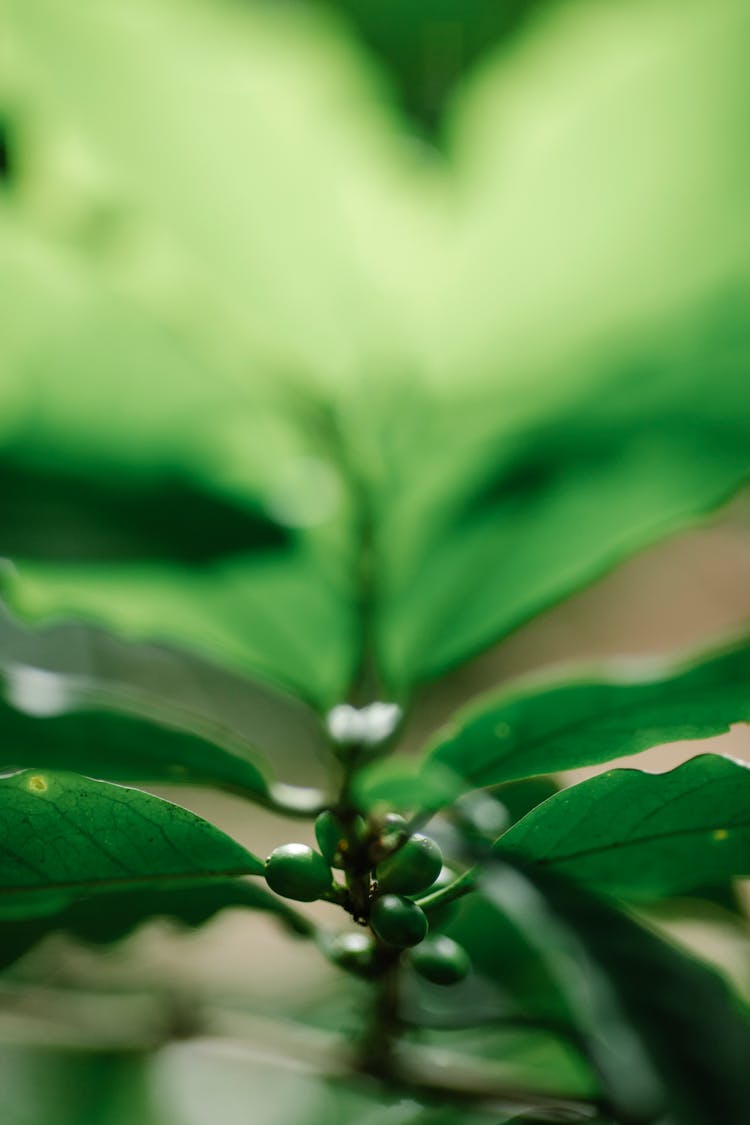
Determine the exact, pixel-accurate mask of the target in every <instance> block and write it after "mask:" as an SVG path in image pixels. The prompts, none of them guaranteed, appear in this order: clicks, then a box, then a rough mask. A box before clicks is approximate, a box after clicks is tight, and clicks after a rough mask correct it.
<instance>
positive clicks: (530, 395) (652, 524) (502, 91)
mask: <svg viewBox="0 0 750 1125" xmlns="http://www.w3.org/2000/svg"><path fill="white" fill-rule="evenodd" d="M749 34H750V12H748V9H747V5H745V4H743V3H741V2H736V0H720V2H719V3H718V4H716V5H711V6H710V7H708V6H707V5H705V4H703V3H701V2H700V0H688V2H687V3H683V4H680V3H675V2H674V0H664V2H661V0H658V2H657V3H654V4H649V5H642V4H637V3H632V2H630V0H625V2H622V3H620V2H615V3H611V4H606V5H597V4H590V3H589V4H566V5H561V6H560V7H559V8H557V9H556V10H555V12H554V13H553V14H552V15H551V16H550V18H547V19H543V20H542V19H540V20H539V21H537V22H536V24H535V26H534V28H533V29H532V30H531V31H530V32H529V34H528V35H526V36H524V37H523V38H522V39H521V40H519V41H518V42H517V45H515V46H514V48H513V49H512V50H509V51H508V52H507V53H504V54H502V55H500V56H499V57H498V58H497V59H496V60H495V61H494V62H493V63H487V64H486V65H485V67H484V68H483V70H482V72H481V75H480V76H479V78H478V79H476V80H475V81H474V82H473V83H472V84H470V86H469V87H468V88H467V89H466V90H465V92H464V94H463V96H462V98H461V99H460V101H459V103H458V105H457V106H456V109H455V113H454V144H453V147H452V173H453V176H454V181H455V185H456V189H457V199H456V204H455V212H454V213H453V216H452V225H451V236H452V237H451V239H450V247H451V251H450V253H448V254H447V255H446V258H445V267H444V269H443V270H442V271H439V272H438V273H437V276H434V275H435V267H434V264H431V266H430V268H431V270H432V274H433V276H431V278H430V281H429V283H426V284H425V286H424V296H423V302H424V305H425V308H424V309H423V310H422V316H423V319H422V321H421V327H422V328H423V329H424V331H423V334H422V336H421V337H420V345H421V356H422V363H423V365H424V366H426V367H427V368H428V369H429V370H430V378H431V380H432V384H431V385H432V387H433V388H434V387H436V386H439V387H441V393H440V396H439V397H437V396H435V397H433V396H432V395H431V394H424V395H423V396H421V401H420V396H419V394H418V393H416V392H412V394H411V396H410V395H408V394H406V395H405V396H404V399H403V401H402V403H401V404H400V405H401V410H402V411H404V412H408V411H410V410H413V414H414V416H415V417H418V418H419V419H420V424H419V426H417V425H416V424H415V425H412V426H411V427H409V426H408V425H407V423H406V422H399V421H398V420H395V421H394V423H393V430H394V432H395V435H396V436H395V437H393V438H392V443H393V445H394V447H395V448H396V449H399V448H400V447H401V446H403V447H404V448H406V447H407V446H408V445H409V438H410V439H411V445H410V452H411V454H412V457H413V461H411V462H410V461H409V460H408V459H407V456H406V454H404V456H403V458H402V460H401V461H400V462H399V461H398V460H397V459H396V458H395V457H394V458H392V459H391V460H390V461H389V462H388V465H387V470H386V471H387V472H388V473H390V478H391V482H392V487H391V488H390V489H389V490H387V492H386V495H387V499H386V501H385V502H384V507H385V508H386V509H387V515H386V528H385V530H384V533H383V544H384V546H383V556H384V558H385V567H384V574H383V576H382V583H383V600H384V603H385V610H384V618H385V619H384V625H383V638H384V639H383V648H384V653H385V660H386V663H387V665H388V668H389V671H390V675H391V678H392V679H393V680H394V681H395V682H396V683H402V682H408V681H409V680H410V679H411V678H413V677H414V675H415V672H416V673H417V674H418V675H419V676H421V677H425V678H427V677H431V676H435V675H437V674H440V673H441V672H443V671H445V670H446V669H448V668H450V667H452V666H453V665H456V664H458V663H460V662H461V661H464V660H466V659H467V658H468V657H470V656H471V655H473V654H474V653H475V652H477V651H479V650H481V649H482V648H485V647H486V646H488V645H489V644H492V643H494V642H495V641H497V640H499V639H501V638H502V637H503V636H505V635H506V634H507V633H508V632H509V631H510V630H512V629H514V628H516V627H517V626H519V625H520V624H522V623H524V622H525V621H526V620H528V619H529V618H530V617H532V616H533V615H534V614H536V613H539V612H540V611H542V610H544V609H545V608H547V607H548V606H550V605H551V604H553V603H555V602H557V601H559V600H560V599H561V598H563V597H565V596H567V595H568V594H570V593H571V592H572V591H573V590H575V589H576V588H578V587H580V586H582V585H584V584H586V583H588V582H591V581H593V580H594V579H596V578H598V577H599V576H600V575H602V574H603V573H604V572H605V571H607V570H609V569H611V568H612V567H613V566H614V565H615V564H617V563H618V562H620V561H621V560H622V559H624V558H626V557H628V556H629V555H631V554H633V553H634V552H635V551H638V550H641V549H643V548H644V547H646V546H647V545H649V544H651V543H654V542H656V541H657V540H658V539H660V538H663V537H664V536H666V535H669V534H672V533H674V532H675V531H676V530H678V529H679V528H681V527H684V526H686V525H687V524H690V523H691V522H694V521H695V520H696V519H697V518H699V517H700V516H701V515H702V514H703V513H705V512H708V511H710V510H711V509H713V508H715V507H716V506H717V505H718V504H720V503H722V502H723V500H724V499H725V498H727V497H728V496H729V495H730V494H731V493H732V492H733V490H735V489H736V488H737V487H739V486H740V485H741V484H742V483H743V481H745V480H746V479H747V474H748V468H750V459H749V458H748V452H747V451H748V447H749V446H748V411H747V390H746V388H747V373H748V368H749V367H750V331H749V329H748V316H747V308H748V277H750V237H749V236H748V231H750V190H749V188H750V143H749V142H748V138H747V132H746V130H745V127H744V121H745V120H746V118H747V115H748V112H749V111H750V79H749V78H748V71H747V67H746V66H745V63H744V59H743V55H742V51H741V48H740V47H739V44H740V43H741V42H743V41H744V40H746V39H747V36H748V35H749ZM410 399H413V400H414V401H413V403H411V402H410ZM397 443H398V444H397ZM414 464H416V465H424V466H427V465H429V467H430V472H429V473H428V472H419V471H418V470H414V469H413V468H412V466H413V465H414ZM388 544H397V545H398V549H397V550H393V549H391V550H390V551H389V550H388V547H387V545H388Z"/></svg>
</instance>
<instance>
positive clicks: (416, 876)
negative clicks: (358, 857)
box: [376, 832, 443, 895]
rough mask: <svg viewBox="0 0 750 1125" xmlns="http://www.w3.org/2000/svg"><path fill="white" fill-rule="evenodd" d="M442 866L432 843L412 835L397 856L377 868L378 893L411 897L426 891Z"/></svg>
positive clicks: (439, 856) (395, 854) (438, 849)
mask: <svg viewBox="0 0 750 1125" xmlns="http://www.w3.org/2000/svg"><path fill="white" fill-rule="evenodd" d="M442 866H443V853H442V852H441V851H440V848H439V847H438V846H437V844H436V843H435V841H434V840H431V839H430V837H429V836H423V835H422V834H421V833H420V832H415V834H414V835H413V836H410V837H409V839H408V840H407V841H406V843H405V844H403V845H402V846H401V847H400V848H399V849H398V851H397V852H393V854H392V855H389V856H386V858H385V859H384V860H382V861H381V862H380V863H379V864H378V867H377V871H376V875H377V880H378V890H380V891H389V892H391V891H392V892H394V893H395V894H400V895H415V894H419V892H420V891H425V890H427V888H428V887H431V886H432V884H433V883H434V882H435V880H436V879H437V877H438V875H439V874H440V869H441V868H442Z"/></svg>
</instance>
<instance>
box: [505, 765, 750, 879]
mask: <svg viewBox="0 0 750 1125" xmlns="http://www.w3.org/2000/svg"><path fill="white" fill-rule="evenodd" d="M495 848H496V851H497V852H498V854H499V855H501V856H502V855H503V854H506V853H508V852H509V853H510V854H512V855H518V856H520V857H521V858H523V859H527V860H530V861H533V862H534V863H537V864H540V865H542V866H544V867H550V868H553V869H554V870H555V871H560V872H562V873H563V874H564V875H569V876H570V877H571V878H573V879H575V880H576V882H581V883H584V884H585V885H586V886H588V887H591V888H593V889H594V890H596V891H599V892H602V893H606V894H611V895H615V896H620V897H624V898H632V899H645V900H648V899H654V898H656V899H658V898H663V897H667V896H670V895H679V894H684V893H686V892H689V891H694V890H696V889H698V888H701V887H704V886H706V887H714V886H721V885H722V884H724V883H725V882H726V880H728V879H732V878H741V877H748V876H750V766H748V765H747V764H744V763H741V762H733V761H730V760H729V759H727V758H722V757H720V756H719V755H716V754H704V755H702V756H701V757H698V758H693V759H692V760H691V761H689V762H686V763H685V764H684V765H683V766H678V768H677V769H675V770H670V772H669V773H666V774H656V775H653V774H648V773H641V772H640V771H638V770H612V771H611V772H610V773H605V774H602V775H600V776H599V777H595V778H591V780H589V781H584V782H581V784H580V785H573V786H571V787H570V788H569V789H564V790H562V791H561V792H560V793H557V794H556V795H555V796H554V797H551V798H550V799H549V800H548V801H545V802H544V804H543V805H541V806H539V807H538V808H536V809H534V810H533V811H532V812H530V813H528V814H527V815H526V816H525V817H524V818H523V820H521V821H519V823H518V824H516V825H514V826H513V827H512V828H510V829H509V830H508V832H506V833H505V834H504V835H503V836H502V837H501V839H500V840H499V841H498V842H497V844H496V845H495Z"/></svg>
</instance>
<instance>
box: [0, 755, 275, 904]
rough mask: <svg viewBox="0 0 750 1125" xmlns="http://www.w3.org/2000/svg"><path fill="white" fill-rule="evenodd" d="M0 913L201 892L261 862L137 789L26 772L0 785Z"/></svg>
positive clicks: (253, 870)
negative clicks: (138, 893) (114, 897)
mask: <svg viewBox="0 0 750 1125" xmlns="http://www.w3.org/2000/svg"><path fill="white" fill-rule="evenodd" d="M0 817H1V818H2V824H3V837H2V844H1V845H0V916H2V917H3V918H5V919H23V918H34V917H38V916H44V915H48V914H51V913H54V912H56V911H59V910H61V909H63V908H64V907H66V906H67V905H68V904H69V903H71V902H73V901H75V900H76V899H78V898H84V897H87V896H88V895H96V894H98V893H101V892H107V891H118V890H123V891H134V890H137V889H139V888H144V889H145V890H153V889H156V888H160V887H170V886H175V885H176V886H178V887H182V888H185V889H187V888H188V887H189V886H196V887H201V886H205V885H206V884H210V883H215V882H217V881H218V882H226V880H227V879H229V878H231V877H235V876H241V875H260V874H262V872H263V864H262V862H261V861H260V860H259V859H258V858H257V857H256V856H254V855H253V854H252V853H251V852H248V851H247V850H246V849H245V848H243V847H241V846H240V845H239V844H237V843H235V842H234V840H231V839H230V838H229V837H228V836H225V835H224V833H223V832H220V831H219V829H218V828H214V827H213V826H212V825H210V824H208V823H207V822H206V821H205V820H202V819H201V818H200V817H198V816H195V815H194V814H193V813H190V812H188V811H187V810H186V809H182V808H179V807H178V806H177V805H172V804H169V802H167V801H162V800H161V799H160V798H158V797H153V796H150V795H149V794H147V793H142V792H140V791H139V790H137V789H126V788H123V787H121V786H116V785H110V784H109V783H107V782H101V781H90V780H89V779H88V778H83V777H79V776H78V775H76V774H69V773H57V772H52V771H44V772H42V771H32V770H25V771H23V772H21V773H17V774H13V775H12V776H10V777H6V778H4V779H2V780H0Z"/></svg>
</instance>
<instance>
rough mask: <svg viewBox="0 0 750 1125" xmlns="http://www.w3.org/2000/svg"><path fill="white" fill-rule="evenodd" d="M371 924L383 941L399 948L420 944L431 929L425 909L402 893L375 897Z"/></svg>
mask: <svg viewBox="0 0 750 1125" xmlns="http://www.w3.org/2000/svg"><path fill="white" fill-rule="evenodd" d="M370 925H371V926H372V928H373V930H374V931H375V933H376V934H377V935H378V937H379V938H380V940H381V941H384V942H385V944H386V945H394V946H396V948H397V949H406V948H407V947H408V946H411V945H419V943H420V941H423V940H424V938H425V937H426V935H427V930H428V929H429V925H428V922H427V915H426V914H425V912H424V910H422V908H421V907H420V906H417V904H416V903H415V902H412V901H411V899H408V898H403V897H402V896H401V895H383V897H382V898H377V899H375V902H374V903H373V907H372V911H371V913H370Z"/></svg>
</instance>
